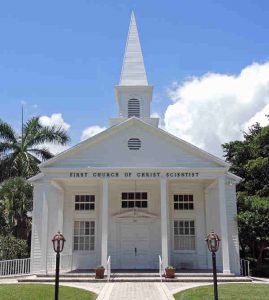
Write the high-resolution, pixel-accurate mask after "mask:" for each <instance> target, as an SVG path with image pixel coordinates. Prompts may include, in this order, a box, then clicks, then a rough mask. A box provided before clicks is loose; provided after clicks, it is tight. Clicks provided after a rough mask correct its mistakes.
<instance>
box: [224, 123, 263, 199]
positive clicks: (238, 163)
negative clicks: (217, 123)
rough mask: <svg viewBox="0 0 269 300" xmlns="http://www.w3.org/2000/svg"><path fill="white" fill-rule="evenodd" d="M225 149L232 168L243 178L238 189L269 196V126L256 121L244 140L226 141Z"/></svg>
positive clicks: (250, 193) (251, 193) (245, 134)
mask: <svg viewBox="0 0 269 300" xmlns="http://www.w3.org/2000/svg"><path fill="white" fill-rule="evenodd" d="M223 149H224V152H225V155H224V156H225V158H226V161H228V162H229V163H231V164H232V166H231V169H230V170H231V171H232V172H233V173H235V174H236V175H238V176H240V177H242V178H243V181H242V182H241V183H240V184H239V185H238V191H244V192H247V194H248V195H258V196H261V197H269V126H265V127H261V126H260V124H259V123H256V124H254V125H253V126H251V127H250V128H249V132H247V133H246V132H245V133H244V140H243V141H233V142H230V143H226V144H224V145H223Z"/></svg>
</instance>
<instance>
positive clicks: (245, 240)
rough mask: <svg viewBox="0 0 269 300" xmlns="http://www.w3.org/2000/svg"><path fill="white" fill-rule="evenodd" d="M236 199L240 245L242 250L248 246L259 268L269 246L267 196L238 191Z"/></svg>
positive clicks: (268, 207) (268, 204) (268, 203)
mask: <svg viewBox="0 0 269 300" xmlns="http://www.w3.org/2000/svg"><path fill="white" fill-rule="evenodd" d="M237 201H238V204H239V205H238V207H239V212H238V227H239V239H240V245H241V248H242V250H243V252H244V251H245V247H246V246H248V247H249V249H250V250H251V252H252V256H253V257H254V258H256V259H257V265H258V268H259V267H260V265H261V263H262V258H263V253H264V250H265V249H266V247H268V246H269V226H268V224H269V198H262V197H259V196H247V195H246V194H244V193H238V197H237Z"/></svg>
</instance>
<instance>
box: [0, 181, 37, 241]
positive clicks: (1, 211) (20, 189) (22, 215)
mask: <svg viewBox="0 0 269 300" xmlns="http://www.w3.org/2000/svg"><path fill="white" fill-rule="evenodd" d="M32 203H33V187H32V186H31V184H29V183H28V182H27V181H26V180H25V179H24V178H21V177H15V178H10V179H8V180H6V181H4V182H3V183H2V184H1V186H0V222H1V224H0V225H1V228H0V234H3V235H10V234H12V235H14V237H16V238H20V239H25V240H26V239H27V238H28V235H29V232H30V227H31V224H30V220H31V219H30V217H29V212H31V211H32V205H33V204H32Z"/></svg>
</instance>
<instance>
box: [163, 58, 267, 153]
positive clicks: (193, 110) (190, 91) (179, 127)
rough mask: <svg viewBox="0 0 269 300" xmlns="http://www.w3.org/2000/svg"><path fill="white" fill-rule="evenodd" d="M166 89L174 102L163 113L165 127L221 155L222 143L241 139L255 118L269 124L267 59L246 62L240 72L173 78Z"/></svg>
mask: <svg viewBox="0 0 269 300" xmlns="http://www.w3.org/2000/svg"><path fill="white" fill-rule="evenodd" d="M168 93H169V96H170V98H171V100H172V102H173V103H172V104H170V105H169V106H168V108H167V110H166V112H165V114H164V123H165V129H166V130H167V131H169V132H171V133H172V134H175V135H176V136H178V137H180V138H182V139H184V140H186V141H188V142H190V143H192V144H194V145H196V146H198V147H201V148H203V149H205V150H206V151H209V152H210V153H212V154H215V155H218V156H222V150H221V144H222V143H225V142H229V141H232V140H235V139H242V132H243V131H244V130H246V128H247V127H248V126H250V125H251V124H253V123H254V122H255V121H256V120H257V121H261V122H262V125H265V124H268V120H267V118H265V117H264V115H265V114H268V113H269V62H267V63H264V64H257V63H254V64H252V65H249V66H247V67H246V68H244V69H243V70H242V71H241V72H240V74H239V75H228V74H218V73H208V74H205V75H203V76H201V77H191V78H189V79H187V80H185V81H184V82H183V83H181V84H179V83H176V82H174V83H173V84H172V87H171V88H170V90H169V91H168Z"/></svg>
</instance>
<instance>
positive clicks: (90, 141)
mask: <svg viewBox="0 0 269 300" xmlns="http://www.w3.org/2000/svg"><path fill="white" fill-rule="evenodd" d="M134 125H139V126H142V127H143V128H144V129H145V130H147V131H150V132H152V133H155V134H157V135H159V136H160V138H166V139H167V141H170V142H172V143H174V144H177V145H178V146H181V147H183V148H184V149H185V150H187V151H191V152H192V153H193V154H195V155H197V156H199V157H202V158H204V159H206V160H209V161H211V162H214V163H216V164H217V165H219V166H220V167H225V168H229V166H230V165H229V164H228V163H227V162H225V161H224V160H222V159H220V158H218V157H216V156H214V155H212V154H210V153H208V152H206V151H204V150H202V149H200V148H198V147H196V146H194V145H192V144H190V143H188V142H186V141H184V140H182V139H180V138H178V137H176V136H174V135H172V134H170V133H168V132H166V131H165V130H163V129H160V128H157V127H154V126H152V125H150V124H148V123H146V122H144V121H143V120H141V119H138V118H136V117H132V118H129V119H127V120H125V121H123V122H122V123H119V124H117V125H114V126H112V127H110V128H108V129H106V130H105V131H102V132H100V133H98V134H96V135H95V136H93V137H91V138H89V139H87V140H85V141H82V142H80V143H78V144H76V145H75V146H73V147H71V148H69V149H67V150H65V151H63V152H61V153H59V154H58V155H56V156H54V157H53V158H51V159H49V160H47V161H45V162H42V163H41V164H40V165H39V167H40V168H44V167H48V166H51V165H52V164H54V163H55V162H57V161H58V160H60V159H63V158H65V157H69V156H71V155H72V154H75V153H77V152H79V151H81V150H83V149H85V148H87V147H89V146H91V145H92V144H95V143H98V142H100V141H102V140H104V139H106V138H108V137H109V136H110V135H111V134H113V133H116V132H117V131H119V130H121V129H123V128H128V127H130V126H134Z"/></svg>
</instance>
